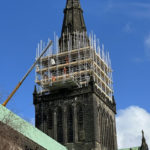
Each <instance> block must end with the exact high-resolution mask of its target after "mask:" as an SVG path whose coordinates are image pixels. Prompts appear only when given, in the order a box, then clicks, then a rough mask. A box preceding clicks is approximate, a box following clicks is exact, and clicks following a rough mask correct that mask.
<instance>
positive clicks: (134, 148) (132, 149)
mask: <svg viewBox="0 0 150 150" xmlns="http://www.w3.org/2000/svg"><path fill="white" fill-rule="evenodd" d="M139 148H140V147H133V148H125V149H119V150H139Z"/></svg>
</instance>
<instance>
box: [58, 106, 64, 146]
mask: <svg viewBox="0 0 150 150" xmlns="http://www.w3.org/2000/svg"><path fill="white" fill-rule="evenodd" d="M62 117H63V115H62V109H61V108H60V107H59V108H58V110H57V141H58V142H60V143H63V119H62Z"/></svg>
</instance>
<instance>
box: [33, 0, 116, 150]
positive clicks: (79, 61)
mask: <svg viewBox="0 0 150 150" xmlns="http://www.w3.org/2000/svg"><path fill="white" fill-rule="evenodd" d="M55 41H57V42H56V44H55V45H56V47H55V52H54V53H53V52H51V51H50V52H49V53H48V54H47V55H46V56H43V58H41V60H40V62H39V64H38V65H37V67H36V73H37V76H36V83H37V86H38V88H37V87H35V90H34V93H33V97H34V105H35V122H36V127H37V128H39V129H40V130H42V131H43V132H45V133H46V134H47V135H49V136H51V137H52V138H54V139H55V140H57V141H58V142H60V143H62V144H63V145H65V146H67V148H68V150H117V137H116V122H115V114H116V103H115V100H114V97H113V88H112V69H111V65H110V64H111V63H110V59H109V54H108V53H107V54H105V52H104V46H102V47H100V45H99V44H96V43H97V41H98V40H97V39H96V36H95V35H93V34H91V35H90V36H88V35H87V33H86V26H85V22H84V18H83V10H82V8H81V5H80V2H79V0H67V3H66V8H65V10H64V21H63V27H62V33H61V37H60V38H59V39H58V38H57V37H56V40H55ZM98 43H99V42H98ZM40 47H41V46H40V45H39V46H38V51H39V49H40Z"/></svg>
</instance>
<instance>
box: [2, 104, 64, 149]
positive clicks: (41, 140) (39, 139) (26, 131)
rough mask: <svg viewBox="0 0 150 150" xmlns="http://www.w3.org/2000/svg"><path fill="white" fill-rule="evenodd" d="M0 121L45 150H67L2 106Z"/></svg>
mask: <svg viewBox="0 0 150 150" xmlns="http://www.w3.org/2000/svg"><path fill="white" fill-rule="evenodd" d="M0 121H1V122H3V123H5V124H7V125H8V126H10V127H11V128H13V129H14V130H15V131H17V132H19V133H21V134H22V135H24V136H25V137H27V138H28V139H31V140H32V141H33V142H35V143H37V144H38V145H40V146H42V147H43V148H45V149H47V150H67V149H66V147H64V146H63V145H61V144H59V143H58V142H56V141H55V140H53V139H52V138H50V137H49V136H47V135H46V134H44V133H43V132H41V131H40V130H38V129H37V128H35V127H34V126H33V125H31V124H30V123H28V122H27V121H25V120H23V119H22V118H20V117H19V116H17V115H15V114H14V113H13V112H11V111H10V110H8V109H7V108H5V107H3V106H2V105H0Z"/></svg>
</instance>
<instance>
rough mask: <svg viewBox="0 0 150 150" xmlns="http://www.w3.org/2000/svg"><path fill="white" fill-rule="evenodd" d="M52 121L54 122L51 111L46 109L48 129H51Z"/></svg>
mask: <svg viewBox="0 0 150 150" xmlns="http://www.w3.org/2000/svg"><path fill="white" fill-rule="evenodd" d="M53 122H54V117H53V112H52V110H51V109H49V111H48V129H53Z"/></svg>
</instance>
